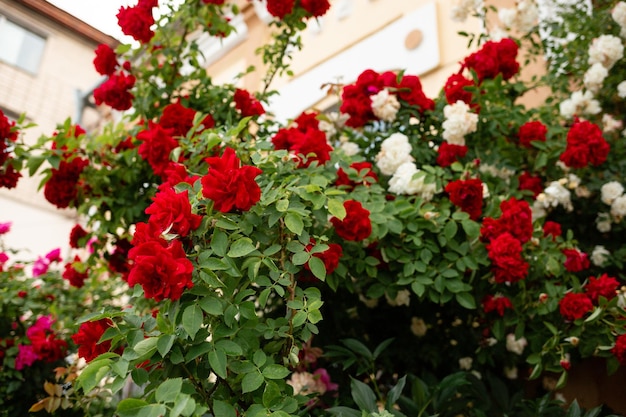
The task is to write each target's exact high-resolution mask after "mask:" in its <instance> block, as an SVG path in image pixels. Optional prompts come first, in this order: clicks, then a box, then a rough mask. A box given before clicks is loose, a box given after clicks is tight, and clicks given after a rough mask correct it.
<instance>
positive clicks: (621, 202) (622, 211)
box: [598, 181, 626, 228]
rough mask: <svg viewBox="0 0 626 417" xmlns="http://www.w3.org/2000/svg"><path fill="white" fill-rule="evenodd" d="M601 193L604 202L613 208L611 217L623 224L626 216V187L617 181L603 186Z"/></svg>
mask: <svg viewBox="0 0 626 417" xmlns="http://www.w3.org/2000/svg"><path fill="white" fill-rule="evenodd" d="M600 192H601V194H602V197H601V199H602V202H603V203H604V204H606V205H609V206H611V217H612V218H613V220H614V221H615V222H618V223H619V222H621V221H622V219H623V218H624V217H625V216H626V194H624V186H623V185H622V184H620V183H619V182H617V181H610V182H607V183H606V184H604V185H603V186H602V188H601V189H600ZM598 228H599V227H598ZM605 228H606V226H605Z"/></svg>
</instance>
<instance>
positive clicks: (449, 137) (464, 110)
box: [441, 100, 478, 146]
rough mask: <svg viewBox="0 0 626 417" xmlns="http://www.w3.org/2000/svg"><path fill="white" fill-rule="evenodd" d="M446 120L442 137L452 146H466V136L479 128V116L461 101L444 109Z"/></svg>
mask: <svg viewBox="0 0 626 417" xmlns="http://www.w3.org/2000/svg"><path fill="white" fill-rule="evenodd" d="M443 115H444V116H445V118H446V120H445V121H444V122H443V124H442V125H441V126H442V127H443V133H442V135H441V136H442V137H443V138H444V139H445V140H446V141H448V143H450V144H451V145H459V146H465V135H467V134H469V133H472V132H475V131H476V128H477V126H478V115H477V114H475V113H472V112H471V111H470V107H469V106H468V105H467V104H466V103H465V102H463V101H461V100H459V101H457V102H456V103H454V104H448V105H447V106H445V107H444V108H443Z"/></svg>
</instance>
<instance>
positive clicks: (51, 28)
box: [0, 0, 100, 256]
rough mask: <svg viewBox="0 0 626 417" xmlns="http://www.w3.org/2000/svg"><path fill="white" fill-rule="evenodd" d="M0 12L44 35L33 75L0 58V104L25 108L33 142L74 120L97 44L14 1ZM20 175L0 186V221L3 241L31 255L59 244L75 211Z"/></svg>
mask: <svg viewBox="0 0 626 417" xmlns="http://www.w3.org/2000/svg"><path fill="white" fill-rule="evenodd" d="M0 14H3V15H5V16H7V17H8V18H9V19H11V20H16V21H17V22H18V23H19V24H21V25H22V26H24V27H26V28H28V29H32V30H33V31H35V32H36V33H38V34H43V35H45V36H46V45H45V49H44V53H43V57H42V60H41V64H40V67H39V71H38V73H37V74H34V75H33V74H30V73H28V72H26V71H23V70H21V69H20V68H16V67H14V66H12V65H9V64H6V63H4V62H0V107H1V108H4V109H6V110H10V111H12V112H15V113H17V114H21V113H26V116H27V119H28V121H30V122H33V123H36V124H37V126H36V127H33V128H30V129H27V130H26V131H25V132H24V138H25V139H26V141H27V142H29V143H33V142H35V141H36V140H37V139H38V138H39V137H40V136H41V135H42V134H43V135H51V134H52V133H53V132H54V131H55V128H56V126H57V124H59V123H63V122H64V121H65V119H67V118H68V117H71V118H72V119H73V120H74V119H75V115H76V110H77V107H76V106H77V100H76V94H77V93H76V92H77V90H82V91H87V90H90V89H91V88H92V87H93V86H94V84H95V83H96V82H97V81H98V80H99V79H100V75H99V74H98V73H97V72H96V71H95V69H94V68H93V64H92V60H93V58H94V50H95V48H96V46H97V45H96V44H95V43H94V42H92V41H87V40H85V39H82V38H80V37H79V36H78V35H76V34H74V33H73V32H71V31H69V30H68V29H66V28H63V27H61V26H60V25H57V24H55V23H53V22H51V21H49V20H47V19H46V18H44V17H42V16H40V15H39V14H36V13H34V12H32V11H29V10H28V9H25V8H22V7H20V6H19V5H17V4H16V2H13V1H6V0H0ZM84 127H87V128H88V126H84ZM23 174H24V177H22V178H21V179H20V182H19V183H18V187H17V188H16V189H12V190H6V189H0V222H6V221H12V222H13V228H12V231H11V233H9V234H8V235H7V236H6V237H5V241H6V243H7V244H8V245H9V246H10V247H15V248H20V249H27V251H28V253H30V254H31V255H32V256H35V255H42V254H45V253H46V252H47V251H49V250H51V249H53V248H55V247H63V248H64V247H65V246H67V242H68V236H69V231H70V229H71V227H72V226H73V225H74V224H75V217H76V216H75V214H74V212H73V211H72V210H57V209H56V208H55V207H54V206H53V205H51V204H50V203H48V202H47V201H46V200H45V199H44V198H43V195H42V193H39V192H37V187H38V184H39V178H34V179H32V178H27V177H26V173H23Z"/></svg>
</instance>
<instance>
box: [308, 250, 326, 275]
mask: <svg viewBox="0 0 626 417" xmlns="http://www.w3.org/2000/svg"><path fill="white" fill-rule="evenodd" d="M309 268H310V269H311V272H312V273H313V275H315V277H316V278H317V279H319V280H322V281H324V279H325V278H326V266H325V265H324V262H323V261H322V260H321V259H320V258H318V257H316V256H311V258H310V259H309Z"/></svg>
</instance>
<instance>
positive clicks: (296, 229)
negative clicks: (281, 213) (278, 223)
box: [285, 212, 304, 236]
mask: <svg viewBox="0 0 626 417" xmlns="http://www.w3.org/2000/svg"><path fill="white" fill-rule="evenodd" d="M285 226H287V229H289V230H290V231H291V233H293V234H295V235H297V236H299V235H300V234H301V233H302V230H303V229H304V222H303V221H302V217H301V216H300V215H299V214H296V213H293V212H289V213H287V215H286V216H285Z"/></svg>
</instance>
